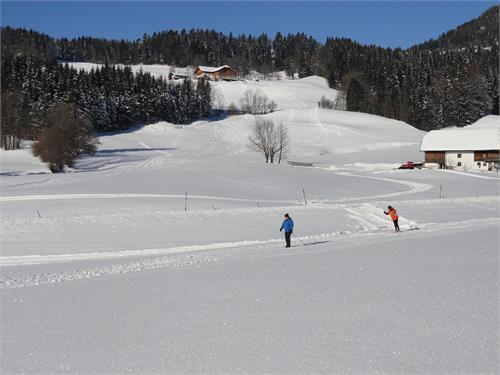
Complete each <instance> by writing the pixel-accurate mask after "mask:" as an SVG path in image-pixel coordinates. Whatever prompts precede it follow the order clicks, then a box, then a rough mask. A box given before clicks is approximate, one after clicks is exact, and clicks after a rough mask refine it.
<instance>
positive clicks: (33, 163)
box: [0, 144, 50, 176]
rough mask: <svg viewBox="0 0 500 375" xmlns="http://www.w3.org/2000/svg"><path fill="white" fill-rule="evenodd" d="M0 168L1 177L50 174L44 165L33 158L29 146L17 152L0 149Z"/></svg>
mask: <svg viewBox="0 0 500 375" xmlns="http://www.w3.org/2000/svg"><path fill="white" fill-rule="evenodd" d="M0 168H1V169H0V175H2V176H9V175H10V176H13V175H22V174H36V173H48V172H50V170H49V168H48V167H47V166H46V165H45V163H43V162H41V161H40V159H39V158H36V157H34V156H33V154H32V152H31V145H30V144H27V145H26V146H24V147H23V148H21V149H19V150H9V151H6V150H4V149H3V148H0Z"/></svg>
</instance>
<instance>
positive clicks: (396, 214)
mask: <svg viewBox="0 0 500 375" xmlns="http://www.w3.org/2000/svg"><path fill="white" fill-rule="evenodd" d="M384 214H386V215H390V216H391V219H392V221H394V220H397V219H398V213H397V212H396V210H395V209H394V208H391V209H390V210H389V212H385V211H384Z"/></svg>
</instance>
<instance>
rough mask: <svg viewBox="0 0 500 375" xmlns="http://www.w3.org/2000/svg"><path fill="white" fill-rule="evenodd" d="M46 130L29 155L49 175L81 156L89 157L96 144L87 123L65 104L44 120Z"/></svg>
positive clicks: (54, 109) (80, 115)
mask: <svg viewBox="0 0 500 375" xmlns="http://www.w3.org/2000/svg"><path fill="white" fill-rule="evenodd" d="M45 122H46V127H45V128H44V129H43V130H42V132H41V133H40V136H39V137H38V141H37V142H36V143H35V145H33V154H34V155H35V156H39V157H40V158H41V159H42V160H43V161H44V162H46V163H48V164H49V168H50V170H51V171H52V172H62V171H63V170H64V166H65V165H67V166H68V167H72V166H73V162H74V160H75V159H76V158H77V157H78V156H79V155H81V154H85V153H93V152H94V151H95V149H96V145H97V144H98V141H97V140H96V139H95V138H94V136H93V135H92V133H91V131H90V123H89V121H88V120H87V119H86V118H85V117H84V116H83V115H82V114H81V113H79V111H78V110H77V109H76V107H72V106H70V105H68V104H66V103H62V102H61V103H58V104H56V106H55V107H54V108H53V109H52V110H50V111H49V113H48V114H47V116H46V120H45Z"/></svg>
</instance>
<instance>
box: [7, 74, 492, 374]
mask: <svg viewBox="0 0 500 375" xmlns="http://www.w3.org/2000/svg"><path fill="white" fill-rule="evenodd" d="M87 68H90V67H89V66H87ZM145 69H153V68H149V67H146V66H145ZM154 69H156V74H163V69H166V68H165V67H161V66H159V67H158V68H154ZM211 84H212V85H213V88H214V89H215V90H217V91H218V92H219V94H220V95H221V96H223V101H224V102H225V103H227V104H228V103H230V102H232V101H234V102H237V101H238V100H239V98H240V97H241V95H242V93H243V92H244V90H246V89H248V88H252V89H259V90H261V91H262V92H263V93H264V94H266V95H267V96H268V97H269V98H270V99H272V100H275V101H276V102H277V103H278V108H279V110H278V111H276V112H274V113H271V114H268V115H265V116H266V117H268V118H271V119H274V120H276V121H282V122H284V123H286V124H287V126H288V128H289V131H290V136H291V150H290V155H289V160H293V161H297V162H308V163H312V165H313V167H294V166H290V165H287V164H281V165H274V164H273V165H270V164H265V163H264V161H263V158H262V156H261V155H259V154H256V153H254V152H252V151H250V150H249V149H248V148H247V146H246V145H247V139H248V135H249V134H250V132H251V130H252V124H253V121H254V116H252V115H241V116H228V117H225V118H219V119H212V120H210V121H199V122H196V123H194V124H192V125H188V126H178V125H173V124H169V123H165V122H161V123H157V124H151V125H147V126H143V127H137V128H135V129H131V130H129V131H126V132H123V133H114V134H103V135H101V136H100V142H101V144H100V145H99V148H98V152H97V153H96V154H95V155H93V156H85V157H83V158H81V159H79V160H78V161H77V163H76V165H75V167H74V168H73V169H72V170H70V171H69V173H64V174H50V173H48V171H47V169H46V167H45V166H44V165H43V163H41V162H39V161H38V160H37V159H36V158H34V157H33V156H32V155H31V154H30V152H29V148H25V149H22V150H18V151H1V154H0V156H1V157H2V159H1V169H0V173H1V177H0V188H1V189H0V191H1V194H0V208H1V213H2V214H1V219H0V236H1V254H0V302H1V305H2V314H1V316H0V324H1V328H2V363H1V370H2V372H4V373H26V372H39V373H40V372H42V373H56V372H65V373H68V372H78V373H124V372H140V373H194V372H202V373H221V372H227V373H249V372H259V373H260V372H267V373H269V372H281V373H291V372H300V373H319V372H325V373H345V372H350V373H389V372H390V373H417V372H419V373H457V372H463V373H495V372H498V362H497V353H498V332H497V330H496V327H497V326H498V316H499V314H498V304H497V301H498V294H499V283H498V257H499V253H498V249H499V245H500V243H499V236H498V233H499V229H500V218H499V212H500V195H499V187H500V184H499V181H500V177H499V175H498V174H497V173H494V172H489V173H488V172H485V173H483V174H481V176H479V177H480V178H477V177H478V176H476V175H472V174H468V173H450V172H447V171H434V170H425V169H424V170H408V171H406V170H397V169H395V168H397V166H398V165H399V164H400V163H402V162H405V161H407V160H413V161H419V160H421V159H422V153H421V152H420V142H421V139H422V137H423V135H424V134H425V133H424V132H422V131H419V130H416V129H415V128H413V127H411V126H410V125H409V124H405V123H404V122H400V121H395V120H390V119H386V118H382V117H378V116H373V115H367V114H362V113H351V112H343V111H335V110H327V109H320V108H317V101H319V99H320V98H321V96H322V95H325V96H327V97H329V98H335V95H336V91H335V90H331V89H329V88H328V86H327V84H326V82H325V80H324V79H322V78H319V77H309V78H306V79H300V80H279V81H259V82H255V81H248V82H245V81H240V82H211ZM490 122H494V119H491V121H490V119H488V118H486V119H485V120H483V121H480V122H479V123H478V124H480V125H481V127H482V126H485V123H490ZM473 126H475V125H473ZM464 131H467V130H464ZM493 131H494V129H493ZM449 132H450V133H448V134H449V136H451V137H452V138H453V134H455V133H454V131H453V130H449ZM303 191H304V192H305V194H306V200H307V204H305V202H304V196H303ZM186 192H187V194H188V200H187V210H185V194H186ZM440 196H444V197H443V198H440ZM389 204H390V205H392V206H394V207H395V208H396V209H397V210H398V213H399V215H400V227H401V229H402V232H401V233H397V234H396V233H394V232H393V227H392V223H391V222H390V220H389V219H388V217H387V216H385V215H384V214H383V212H382V211H383V210H384V209H386V207H387V205H389ZM285 212H288V213H290V215H291V216H292V217H293V219H294V221H295V224H296V228H295V232H294V235H293V236H292V245H293V247H292V248H290V249H285V248H284V247H283V238H282V234H281V233H279V232H278V229H279V227H280V224H281V220H282V217H283V214H284V213H285ZM360 358H361V360H360Z"/></svg>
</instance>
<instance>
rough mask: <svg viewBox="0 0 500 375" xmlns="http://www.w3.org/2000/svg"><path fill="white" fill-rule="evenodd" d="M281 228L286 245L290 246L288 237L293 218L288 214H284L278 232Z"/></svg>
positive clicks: (291, 231)
mask: <svg viewBox="0 0 500 375" xmlns="http://www.w3.org/2000/svg"><path fill="white" fill-rule="evenodd" d="M282 230H284V231H285V242H286V247H290V237H291V236H292V233H293V220H292V218H291V217H290V215H288V214H285V220H284V221H283V224H281V228H280V232H281V231H282Z"/></svg>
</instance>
